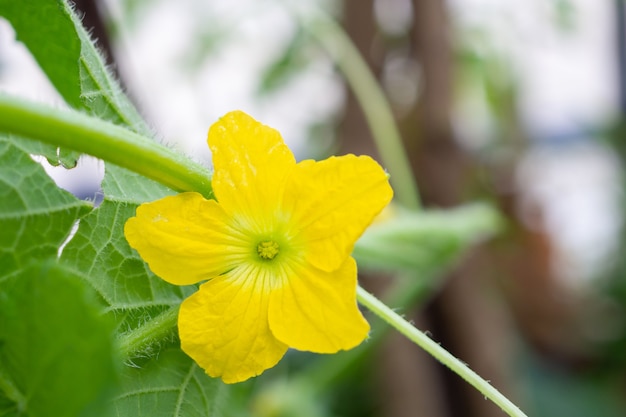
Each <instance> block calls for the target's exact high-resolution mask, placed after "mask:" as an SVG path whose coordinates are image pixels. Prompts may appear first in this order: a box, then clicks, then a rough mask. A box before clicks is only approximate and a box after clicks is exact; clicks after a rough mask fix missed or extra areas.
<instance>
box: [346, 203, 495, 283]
mask: <svg viewBox="0 0 626 417" xmlns="http://www.w3.org/2000/svg"><path fill="white" fill-rule="evenodd" d="M500 227H501V219H500V217H499V215H498V213H497V211H496V210H495V209H494V208H493V207H491V206H488V205H483V204H475V205H471V206H465V207H461V208H458V209H454V210H446V211H443V210H441V211H435V210H432V211H425V212H417V213H413V212H404V213H399V214H398V215H397V216H395V217H394V218H392V219H389V220H387V221H382V222H380V223H376V224H374V225H372V226H371V227H370V228H369V229H368V230H366V232H365V233H364V234H363V236H362V237H361V239H359V240H358V241H357V243H356V245H355V247H354V251H353V256H354V258H355V259H356V260H357V263H358V265H359V268H361V269H371V270H397V271H412V272H418V273H420V274H423V275H431V274H436V273H438V272H440V271H442V270H444V269H445V268H447V267H449V266H450V265H451V264H453V263H454V262H455V261H456V260H458V259H459V257H460V256H462V255H463V253H464V252H465V250H467V249H468V248H469V247H470V246H471V245H472V244H474V243H476V242H477V241H478V240H480V239H484V238H486V237H489V236H492V235H494V234H495V233H496V232H497V231H498V230H499V229H500Z"/></svg>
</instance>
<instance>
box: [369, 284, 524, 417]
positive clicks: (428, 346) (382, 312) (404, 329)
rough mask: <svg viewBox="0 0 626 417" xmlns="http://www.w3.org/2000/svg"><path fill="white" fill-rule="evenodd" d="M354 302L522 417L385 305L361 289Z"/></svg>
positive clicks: (502, 407) (457, 361) (452, 357)
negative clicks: (356, 300) (357, 302)
mask: <svg viewBox="0 0 626 417" xmlns="http://www.w3.org/2000/svg"><path fill="white" fill-rule="evenodd" d="M357 299H358V300H359V303H361V304H362V305H363V306H365V307H367V308H368V309H369V310H370V311H371V312H372V313H374V314H376V315H377V316H378V317H380V318H381V319H382V320H384V321H385V322H387V324H389V325H390V326H392V327H393V328H395V329H396V330H397V331H399V332H400V333H402V334H403V335H404V336H406V337H407V338H408V339H409V340H411V341H412V342H413V343H415V344H416V345H418V346H420V347H421V348H422V349H424V350H425V351H426V352H428V353H429V354H430V355H432V356H433V357H434V358H435V359H437V360H438V361H439V362H441V363H442V364H444V365H445V366H447V367H448V368H450V369H451V370H452V371H453V372H455V373H456V374H457V375H459V376H460V377H461V378H463V379H464V380H465V381H467V382H468V383H469V384H470V385H471V386H473V387H474V388H476V389H477V390H478V391H480V392H481V393H482V394H483V395H484V396H485V397H486V398H488V399H490V400H491V401H493V402H494V403H496V404H497V405H498V406H499V407H500V408H501V409H502V410H503V411H504V412H505V413H507V414H508V415H509V416H512V417H526V414H524V413H523V412H522V411H521V410H520V409H519V408H518V407H517V406H516V405H515V404H513V403H512V402H511V401H510V400H509V399H508V398H506V397H505V396H504V395H502V393H500V391H498V390H497V389H495V388H494V387H493V386H492V385H491V384H489V383H488V382H487V381H485V380H484V379H483V378H482V377H481V376H480V375H478V374H477V373H476V372H474V371H472V370H471V369H470V368H469V367H468V366H467V365H465V364H464V363H463V362H461V361H460V360H458V359H457V358H456V357H454V356H453V355H452V354H451V353H450V352H448V351H447V350H445V349H444V348H443V347H441V345H439V344H438V343H437V342H435V341H433V340H432V339H431V338H430V337H428V336H426V335H425V334H424V333H422V332H421V331H420V330H418V329H417V328H415V327H414V326H413V325H412V324H411V323H409V322H408V321H406V320H405V319H403V318H402V317H401V316H400V315H399V314H397V313H396V312H394V311H393V310H392V309H391V308H389V307H387V305H385V304H383V303H382V302H381V301H380V300H378V299H377V298H376V297H374V296H373V295H372V294H370V293H368V292H367V291H365V290H364V289H363V288H361V287H358V288H357Z"/></svg>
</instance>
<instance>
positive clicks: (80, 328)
mask: <svg viewBox="0 0 626 417" xmlns="http://www.w3.org/2000/svg"><path fill="white" fill-rule="evenodd" d="M92 295H93V294H92V293H91V292H90V291H88V289H87V288H86V287H85V284H84V283H83V282H82V281H80V280H79V279H77V278H76V277H74V276H71V274H69V273H68V272H67V271H66V270H64V269H63V268H62V267H60V266H59V265H58V264H56V263H55V262H54V261H48V262H44V263H37V264H33V265H31V266H29V267H27V268H24V269H22V270H21V271H20V272H19V273H18V274H17V275H14V276H13V277H12V278H9V279H7V280H5V281H4V282H3V283H2V286H0V415H3V414H6V415H15V416H29V417H48V416H55V417H75V416H77V415H78V414H79V413H80V412H82V411H83V410H86V408H89V409H90V410H92V411H90V413H89V415H92V416H93V415H94V413H93V410H96V409H97V408H98V407H94V406H93V405H92V406H91V407H90V404H92V403H94V402H99V401H102V400H103V399H104V398H105V395H104V394H105V393H106V392H112V390H113V388H114V386H113V385H114V382H115V379H116V378H115V376H116V372H115V370H116V368H117V367H116V365H115V361H114V354H113V325H112V323H111V322H110V320H108V318H107V317H104V316H102V315H101V314H100V310H99V308H98V307H97V303H94V299H93V297H92Z"/></svg>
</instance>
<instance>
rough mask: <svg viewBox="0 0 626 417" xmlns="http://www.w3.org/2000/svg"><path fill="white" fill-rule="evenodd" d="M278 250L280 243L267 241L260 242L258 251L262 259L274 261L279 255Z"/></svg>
mask: <svg viewBox="0 0 626 417" xmlns="http://www.w3.org/2000/svg"><path fill="white" fill-rule="evenodd" d="M278 248H279V246H278V243H276V242H274V241H273V240H266V241H263V242H259V244H258V245H257V247H256V250H257V252H258V254H259V256H260V257H261V259H264V260H268V261H270V260H272V259H274V258H275V257H276V255H278Z"/></svg>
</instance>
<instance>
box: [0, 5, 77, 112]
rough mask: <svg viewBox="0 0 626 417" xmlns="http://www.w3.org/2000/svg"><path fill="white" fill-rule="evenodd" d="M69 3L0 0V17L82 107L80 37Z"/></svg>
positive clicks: (73, 103)
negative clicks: (68, 16)
mask: <svg viewBox="0 0 626 417" xmlns="http://www.w3.org/2000/svg"><path fill="white" fill-rule="evenodd" d="M66 7H67V6H66V5H65V4H64V3H63V2H60V1H51V0H45V1H44V0H39V1H35V0H29V1H15V0H0V16H2V17H4V18H6V19H7V20H8V21H9V22H10V23H11V25H12V26H13V28H14V29H15V33H16V35H17V39H18V40H20V41H21V42H23V43H24V44H25V45H26V47H27V48H28V49H29V50H30V52H31V53H32V54H33V56H34V57H35V60H36V61H37V63H38V64H39V66H41V68H42V69H43V70H44V72H45V73H46V75H47V76H48V78H49V79H50V82H52V84H53V85H54V87H55V88H56V89H57V91H58V92H59V93H60V94H61V96H63V98H64V99H65V101H66V102H67V103H68V104H69V105H71V106H73V107H76V108H80V107H82V104H81V100H80V93H81V88H80V83H79V79H80V78H79V70H78V57H79V56H80V48H81V46H80V40H79V39H78V36H77V34H76V29H75V27H74V24H73V23H72V21H71V20H70V19H69V18H67V17H66V18H63V16H64V15H66V16H67V14H66V13H67V12H66V11H65V10H64V9H65V8H66Z"/></svg>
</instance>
